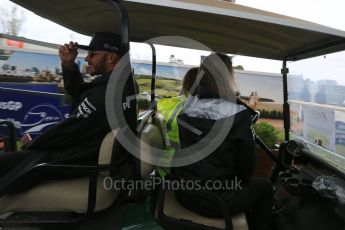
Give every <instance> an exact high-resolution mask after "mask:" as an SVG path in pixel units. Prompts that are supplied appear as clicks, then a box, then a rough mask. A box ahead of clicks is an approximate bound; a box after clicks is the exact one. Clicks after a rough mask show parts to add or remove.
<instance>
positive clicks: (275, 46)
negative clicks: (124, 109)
mask: <svg viewBox="0 0 345 230" xmlns="http://www.w3.org/2000/svg"><path fill="white" fill-rule="evenodd" d="M12 1H13V2H15V3H17V4H19V5H21V6H23V7H25V8H27V9H29V10H30V11H33V12H34V13H36V14H38V15H40V16H42V17H45V18H47V19H49V20H51V21H54V22H56V23H58V24H61V25H63V26H65V27H67V28H69V29H71V30H73V31H76V32H79V33H82V34H86V35H91V34H92V33H93V32H95V31H114V32H118V31H120V30H119V25H116V24H119V17H118V15H117V14H116V12H115V11H114V8H113V7H112V6H111V5H110V4H109V3H108V2H107V1H106V0H73V1H71V0H49V1H47V0H12ZM123 2H124V5H125V8H126V9H127V11H128V14H129V22H130V28H129V32H130V40H131V41H133V42H143V41H145V40H148V39H151V38H154V37H159V36H183V37H187V38H191V39H194V40H196V41H199V42H201V43H202V44H204V45H206V46H207V47H209V48H210V49H211V50H213V51H217V52H224V53H231V54H238V55H246V56H252V57H261V58H268V59H275V60H284V59H285V60H299V59H304V58H309V57H314V56H319V55H323V54H327V53H332V52H337V51H342V50H345V32H344V31H340V30H336V29H333V28H329V27H326V26H322V25H319V24H315V23H311V22H308V21H304V20H299V19H296V18H291V17H287V16H283V15H279V14H275V13H270V12H266V11H262V10H257V9H254V8H250V7H245V6H241V5H238V4H234V3H230V2H225V1H220V0H159V1H157V0H126V1H123ZM42 32H44V31H42ZM56 36H59V35H58V34H56ZM156 44H159V42H156ZM162 44H163V45H173V46H176V45H175V44H168V43H167V42H166V41H165V40H164V42H163V41H162Z"/></svg>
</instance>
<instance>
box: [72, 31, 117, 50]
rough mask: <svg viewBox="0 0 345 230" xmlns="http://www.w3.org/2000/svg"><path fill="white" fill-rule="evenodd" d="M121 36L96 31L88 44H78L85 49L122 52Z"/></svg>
mask: <svg viewBox="0 0 345 230" xmlns="http://www.w3.org/2000/svg"><path fill="white" fill-rule="evenodd" d="M120 41H121V39H120V36H118V35H117V34H114V33H111V32H96V33H94V34H93V36H92V39H91V42H90V44H89V45H88V46H85V45H78V48H79V49H83V50H104V51H109V52H116V53H120Z"/></svg>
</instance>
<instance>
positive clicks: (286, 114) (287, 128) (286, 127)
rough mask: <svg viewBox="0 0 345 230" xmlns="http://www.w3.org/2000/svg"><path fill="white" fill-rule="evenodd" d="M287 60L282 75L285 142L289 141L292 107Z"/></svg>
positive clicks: (284, 61)
mask: <svg viewBox="0 0 345 230" xmlns="http://www.w3.org/2000/svg"><path fill="white" fill-rule="evenodd" d="M286 62H287V60H286V59H284V60H283V68H282V70H281V73H282V75H283V93H284V104H283V115H284V134H285V140H286V141H288V140H289V131H290V106H289V104H288V99H289V94H288V81H287V74H288V73H289V69H288V68H287V67H286Z"/></svg>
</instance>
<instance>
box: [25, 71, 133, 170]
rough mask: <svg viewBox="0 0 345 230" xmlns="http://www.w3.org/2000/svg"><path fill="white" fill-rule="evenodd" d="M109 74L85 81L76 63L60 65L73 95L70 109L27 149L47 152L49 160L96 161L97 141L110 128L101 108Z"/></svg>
mask: <svg viewBox="0 0 345 230" xmlns="http://www.w3.org/2000/svg"><path fill="white" fill-rule="evenodd" d="M109 75H110V73H109V74H108V75H105V76H99V77H97V78H96V79H95V80H93V81H92V82H90V83H85V82H84V81H83V79H82V76H81V73H80V71H79V68H78V66H77V65H75V66H74V70H72V71H71V70H68V69H66V68H63V78H64V87H65V89H66V91H67V92H68V94H69V95H70V96H71V97H72V99H73V104H72V110H71V113H70V115H69V117H68V118H67V119H65V120H64V121H62V122H61V123H59V124H58V125H56V126H55V127H53V128H51V129H49V130H48V131H47V132H45V133H44V134H42V135H41V136H40V137H39V138H37V139H36V140H34V141H33V142H32V143H31V144H30V145H29V146H28V147H27V149H29V150H39V151H43V152H47V161H50V162H68V163H78V164H89V163H96V162H97V161H98V152H99V148H100V145H101V142H102V140H103V138H104V137H105V135H106V134H107V133H108V132H109V131H110V130H111V129H110V127H109V123H108V119H107V116H106V109H105V94H106V87H107V82H108V79H109V77H110V76H109ZM126 91H128V88H127V89H126V87H125V90H124V93H123V94H124V95H127V96H128V95H129V94H130V92H126ZM134 107H135V106H134ZM130 112H131V113H135V112H134V111H133V110H132V111H130ZM134 116H135V115H134ZM135 119H136V118H135ZM132 122H133V121H132Z"/></svg>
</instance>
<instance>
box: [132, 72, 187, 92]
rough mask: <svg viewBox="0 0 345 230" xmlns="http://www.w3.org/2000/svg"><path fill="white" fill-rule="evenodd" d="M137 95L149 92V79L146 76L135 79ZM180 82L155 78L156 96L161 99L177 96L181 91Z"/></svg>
mask: <svg viewBox="0 0 345 230" xmlns="http://www.w3.org/2000/svg"><path fill="white" fill-rule="evenodd" d="M135 79H136V81H137V83H138V86H139V93H143V92H148V93H150V92H151V78H150V77H148V76H138V77H136V78H135ZM181 85H182V81H181V80H175V79H166V78H159V77H158V78H157V79H156V95H158V96H161V97H174V96H178V95H179V92H180V89H181Z"/></svg>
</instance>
